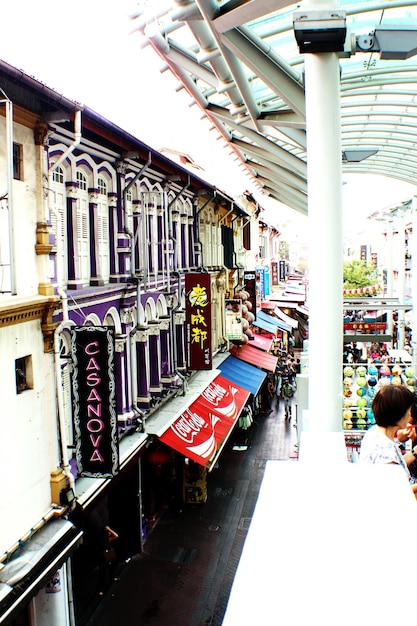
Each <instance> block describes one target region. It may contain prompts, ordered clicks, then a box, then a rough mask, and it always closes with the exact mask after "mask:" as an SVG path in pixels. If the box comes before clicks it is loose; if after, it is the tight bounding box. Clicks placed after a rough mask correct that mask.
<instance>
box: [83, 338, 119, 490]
mask: <svg viewBox="0 0 417 626" xmlns="http://www.w3.org/2000/svg"><path fill="white" fill-rule="evenodd" d="M71 334H72V356H73V362H74V374H73V404H74V424H75V431H76V457H77V466H78V472H79V474H80V475H81V476H90V477H93V478H112V477H113V476H116V475H117V473H118V471H119V447H118V436H117V414H116V390H115V377H114V329H113V328H112V327H107V326H75V327H74V328H73V329H72V332H71Z"/></svg>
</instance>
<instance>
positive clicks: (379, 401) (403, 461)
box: [359, 385, 417, 494]
mask: <svg viewBox="0 0 417 626" xmlns="http://www.w3.org/2000/svg"><path fill="white" fill-rule="evenodd" d="M414 402H415V397H414V394H413V393H412V392H411V391H409V389H407V387H406V386H405V385H384V386H383V387H381V388H380V389H379V391H378V392H377V393H376V395H375V397H374V399H373V401H372V411H373V414H374V417H375V422H376V424H375V426H372V428H370V429H369V430H368V431H367V432H366V433H365V435H364V436H363V439H362V443H361V447H360V453H359V462H360V463H385V464H393V465H401V467H403V469H404V471H405V473H406V475H407V478H408V480H409V482H410V485H411V488H412V491H413V493H414V494H416V493H417V484H416V482H415V479H414V478H413V477H412V476H411V474H410V471H409V469H408V468H409V466H410V465H412V464H413V463H414V462H415V461H416V459H417V446H415V447H414V448H413V449H412V450H411V452H406V453H405V454H402V452H401V449H400V446H399V444H398V435H399V434H400V433H401V435H403V434H404V431H405V432H406V435H407V436H409V434H410V433H411V429H412V417H411V408H412V406H413V405H414ZM407 431H410V433H409V432H407ZM401 438H402V437H401Z"/></svg>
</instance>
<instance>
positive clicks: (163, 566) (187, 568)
mask: <svg viewBox="0 0 417 626" xmlns="http://www.w3.org/2000/svg"><path fill="white" fill-rule="evenodd" d="M294 413H295V407H293V420H294ZM251 430H252V433H251V439H250V442H249V448H248V449H247V450H246V451H234V450H233V449H232V448H231V447H227V448H226V449H225V450H224V451H223V453H222V455H221V457H220V459H219V466H218V467H217V468H216V469H214V470H213V471H212V472H211V473H210V474H209V478H208V499H207V502H206V504H204V505H201V504H200V505H198V504H195V505H194V504H187V505H181V507H179V506H178V504H176V505H172V506H171V508H169V509H168V510H167V511H166V513H165V514H164V515H163V516H162V518H161V520H160V521H159V522H158V523H157V525H156V526H155V528H154V529H153V531H152V533H151V534H150V535H149V537H148V538H147V541H146V543H145V548H144V552H143V553H142V554H140V555H138V556H136V557H134V558H133V559H132V560H131V561H130V562H129V563H128V564H127V565H126V566H125V567H124V568H123V570H122V572H121V573H120V580H119V581H117V582H115V583H114V584H113V586H112V587H111V589H110V591H109V592H108V594H107V595H106V596H105V597H104V598H103V600H102V602H101V603H100V606H99V607H98V609H97V610H96V612H95V614H94V616H93V617H92V618H91V619H90V621H89V622H88V626H221V623H222V620H223V616H224V613H225V610H226V606H227V601H228V598H229V593H230V589H231V586H232V583H233V578H234V576H235V573H236V568H237V565H238V562H239V558H240V554H241V551H242V548H243V544H244V541H245V537H246V534H247V531H248V528H249V524H250V520H251V517H252V513H253V510H254V507H255V504H256V499H257V496H258V491H259V486H260V483H261V481H262V477H263V473H264V469H265V464H266V461H268V460H283V461H288V460H289V458H290V457H293V456H294V455H293V453H294V449H295V448H294V444H295V442H296V429H295V428H294V427H293V425H292V424H291V423H289V422H288V421H285V419H284V405H283V401H282V400H281V403H280V407H279V409H278V411H276V410H274V411H273V412H272V413H270V414H269V415H266V416H263V417H262V418H261V419H260V421H259V423H258V424H254V425H253V426H252V429H251ZM248 593H250V589H249V590H248Z"/></svg>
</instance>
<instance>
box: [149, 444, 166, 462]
mask: <svg viewBox="0 0 417 626" xmlns="http://www.w3.org/2000/svg"><path fill="white" fill-rule="evenodd" d="M148 461H149V463H151V464H152V465H159V466H161V465H165V464H166V463H168V462H169V454H168V452H166V451H165V450H163V449H162V448H156V449H155V450H151V451H150V452H149V454H148Z"/></svg>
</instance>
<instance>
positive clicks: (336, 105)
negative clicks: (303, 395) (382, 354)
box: [305, 52, 343, 432]
mask: <svg viewBox="0 0 417 626" xmlns="http://www.w3.org/2000/svg"><path fill="white" fill-rule="evenodd" d="M305 94H306V116H307V176H308V220H309V225H310V233H311V237H310V244H309V280H310V285H309V416H310V419H309V421H308V423H309V429H310V430H318V431H322V432H325V431H341V430H342V357H343V219H342V217H343V215H342V211H343V205H342V146H341V124H340V75H339V60H338V55H337V53H328V52H326V53H318V54H311V53H309V54H305Z"/></svg>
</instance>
